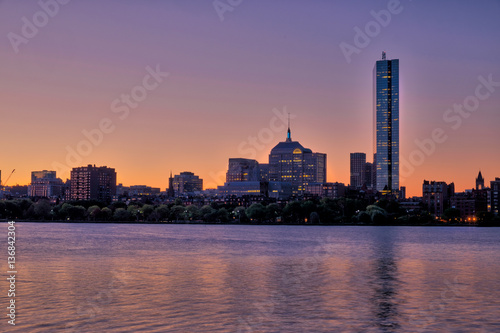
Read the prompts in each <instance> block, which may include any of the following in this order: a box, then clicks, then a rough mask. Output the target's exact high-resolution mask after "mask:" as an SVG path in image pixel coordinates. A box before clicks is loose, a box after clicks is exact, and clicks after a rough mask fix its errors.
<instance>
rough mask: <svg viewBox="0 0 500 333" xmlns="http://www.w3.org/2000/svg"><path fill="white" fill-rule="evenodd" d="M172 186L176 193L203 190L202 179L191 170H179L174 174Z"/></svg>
mask: <svg viewBox="0 0 500 333" xmlns="http://www.w3.org/2000/svg"><path fill="white" fill-rule="evenodd" d="M173 187H174V191H175V194H176V195H180V194H190V193H194V192H199V191H202V190H203V179H200V177H198V176H196V175H195V174H194V173H192V172H187V171H185V172H181V174H180V175H175V176H174V179H173Z"/></svg>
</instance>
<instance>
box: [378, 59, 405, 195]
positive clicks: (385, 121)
mask: <svg viewBox="0 0 500 333" xmlns="http://www.w3.org/2000/svg"><path fill="white" fill-rule="evenodd" d="M373 79H374V84H373V88H374V94H373V95H374V96H373V97H374V127H375V128H374V135H375V139H374V144H375V147H374V153H375V155H374V164H375V165H374V166H375V168H376V189H377V191H380V192H382V191H387V192H386V193H389V192H391V193H396V192H397V191H398V190H399V59H393V60H387V59H386V54H385V52H382V60H378V61H377V62H376V64H375V67H374V68H373Z"/></svg>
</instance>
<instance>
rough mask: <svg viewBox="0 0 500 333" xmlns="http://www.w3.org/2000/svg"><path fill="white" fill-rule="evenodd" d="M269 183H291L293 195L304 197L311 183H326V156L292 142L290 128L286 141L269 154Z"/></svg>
mask: <svg viewBox="0 0 500 333" xmlns="http://www.w3.org/2000/svg"><path fill="white" fill-rule="evenodd" d="M269 181H271V182H285V183H290V184H291V185H292V189H293V190H292V191H293V194H294V195H302V194H304V193H305V189H306V186H307V185H308V184H309V183H325V182H326V154H322V153H313V152H312V151H311V149H308V148H304V147H303V146H302V145H301V144H300V143H299V142H297V141H292V137H291V131H290V128H288V133H287V138H286V140H285V141H283V142H280V143H278V144H277V145H276V146H275V147H274V148H273V149H272V150H271V153H270V154H269Z"/></svg>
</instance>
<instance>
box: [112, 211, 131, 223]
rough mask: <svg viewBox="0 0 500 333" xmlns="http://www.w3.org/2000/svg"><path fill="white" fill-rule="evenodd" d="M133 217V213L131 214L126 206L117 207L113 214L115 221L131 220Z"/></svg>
mask: <svg viewBox="0 0 500 333" xmlns="http://www.w3.org/2000/svg"><path fill="white" fill-rule="evenodd" d="M131 218H132V214H130V212H129V211H128V210H126V209H125V208H117V209H116V210H115V213H114V214H113V219H114V220H115V221H122V222H124V221H130V219H131Z"/></svg>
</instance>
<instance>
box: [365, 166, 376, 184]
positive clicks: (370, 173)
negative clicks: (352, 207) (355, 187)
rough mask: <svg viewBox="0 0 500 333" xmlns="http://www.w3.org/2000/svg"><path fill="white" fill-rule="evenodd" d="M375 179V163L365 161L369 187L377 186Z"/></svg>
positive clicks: (366, 178) (366, 179) (366, 181)
mask: <svg viewBox="0 0 500 333" xmlns="http://www.w3.org/2000/svg"><path fill="white" fill-rule="evenodd" d="M374 179H375V175H374V171H373V164H372V163H370V162H366V163H365V184H366V187H367V188H369V189H373V188H374V187H375V186H374V184H373V182H374Z"/></svg>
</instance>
